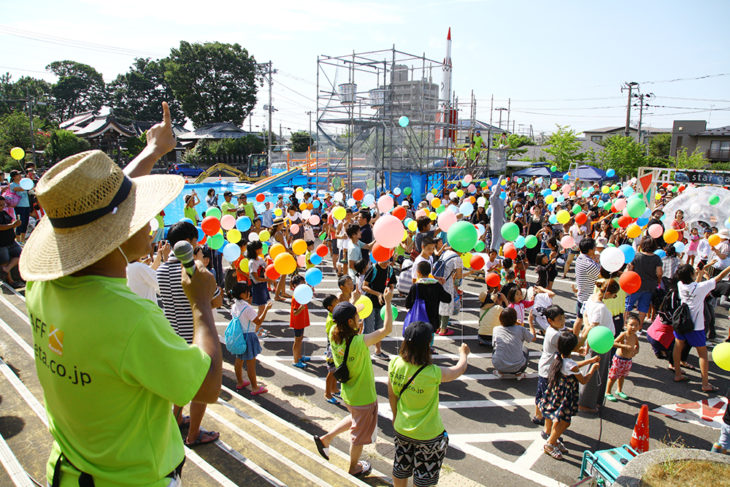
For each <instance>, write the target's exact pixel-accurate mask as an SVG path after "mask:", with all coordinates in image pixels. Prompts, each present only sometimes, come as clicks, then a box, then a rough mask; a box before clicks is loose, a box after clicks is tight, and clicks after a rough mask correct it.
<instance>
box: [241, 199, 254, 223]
mask: <svg viewBox="0 0 730 487" xmlns="http://www.w3.org/2000/svg"><path fill="white" fill-rule="evenodd" d="M238 207H239V208H240V209H242V210H243V211H245V212H246V216H247V217H249V218H250V219H251V221H253V219H254V218H255V217H256V212H255V211H254V209H253V205H252V204H251V203H249V202H248V197H247V196H246V195H245V194H242V195H240V196H239V197H238Z"/></svg>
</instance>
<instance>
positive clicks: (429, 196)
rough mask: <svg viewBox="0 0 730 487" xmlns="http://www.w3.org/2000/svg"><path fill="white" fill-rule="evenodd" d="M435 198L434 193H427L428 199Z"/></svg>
mask: <svg viewBox="0 0 730 487" xmlns="http://www.w3.org/2000/svg"><path fill="white" fill-rule="evenodd" d="M433 198H434V196H433V193H426V199H427V200H428V201H431V200H432V199H433Z"/></svg>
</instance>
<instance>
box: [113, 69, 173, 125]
mask: <svg viewBox="0 0 730 487" xmlns="http://www.w3.org/2000/svg"><path fill="white" fill-rule="evenodd" d="M107 89H108V91H109V101H110V103H111V105H112V106H113V107H114V113H115V115H117V116H119V117H122V118H126V119H129V120H144V121H153V120H157V119H158V118H159V117H160V105H161V103H162V102H163V101H167V103H168V104H169V105H170V114H171V115H172V120H173V121H174V122H175V123H184V122H185V115H184V114H183V111H182V105H181V104H180V102H179V101H177V100H176V99H175V97H174V96H173V93H172V88H171V87H170V83H168V82H167V80H166V79H165V66H164V64H163V63H162V62H161V61H153V60H151V59H150V58H137V59H135V60H134V64H132V66H131V67H130V68H129V72H127V73H125V74H120V75H119V76H117V78H116V79H115V80H114V81H112V82H111V83H109V86H108V87H107Z"/></svg>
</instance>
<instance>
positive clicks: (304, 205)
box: [299, 202, 307, 211]
mask: <svg viewBox="0 0 730 487" xmlns="http://www.w3.org/2000/svg"><path fill="white" fill-rule="evenodd" d="M299 209H300V210H302V211H304V210H306V209H307V204H306V203H304V202H301V203H299Z"/></svg>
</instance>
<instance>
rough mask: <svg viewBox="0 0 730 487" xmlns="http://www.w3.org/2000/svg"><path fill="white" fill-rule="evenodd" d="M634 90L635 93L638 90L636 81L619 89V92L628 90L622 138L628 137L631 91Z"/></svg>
mask: <svg viewBox="0 0 730 487" xmlns="http://www.w3.org/2000/svg"><path fill="white" fill-rule="evenodd" d="M634 88H636V89H637V91H638V89H639V83H637V82H636V81H629V82H627V83H624V85H623V86H622V87H621V92H623V91H624V90H628V92H629V96H628V98H627V102H626V125H625V126H624V136H625V137H628V136H629V126H630V125H631V91H632V90H633V89H634Z"/></svg>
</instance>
